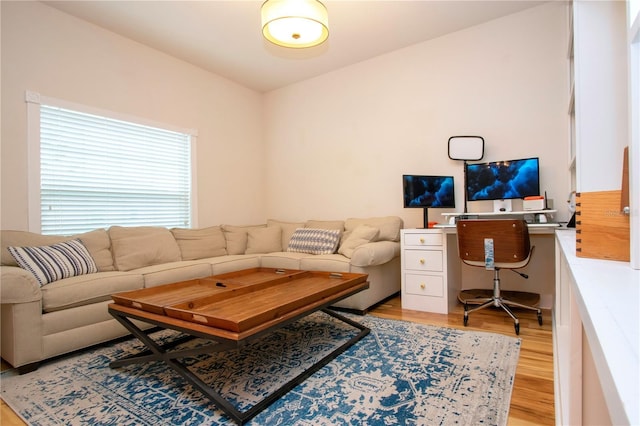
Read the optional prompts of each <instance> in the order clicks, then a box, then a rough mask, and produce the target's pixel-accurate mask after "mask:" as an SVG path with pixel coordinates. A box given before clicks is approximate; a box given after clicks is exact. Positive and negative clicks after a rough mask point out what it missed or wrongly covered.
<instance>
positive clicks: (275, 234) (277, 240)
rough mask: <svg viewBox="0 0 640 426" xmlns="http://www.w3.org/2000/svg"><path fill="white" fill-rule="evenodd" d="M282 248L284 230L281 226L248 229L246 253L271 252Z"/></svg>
mask: <svg viewBox="0 0 640 426" xmlns="http://www.w3.org/2000/svg"><path fill="white" fill-rule="evenodd" d="M280 250H282V230H281V229H280V227H279V226H267V227H266V228H250V229H248V230H247V249H246V250H245V254H256V253H271V252H274V251H280Z"/></svg>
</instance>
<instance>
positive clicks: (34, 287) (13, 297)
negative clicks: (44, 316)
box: [0, 265, 42, 304]
mask: <svg viewBox="0 0 640 426" xmlns="http://www.w3.org/2000/svg"><path fill="white" fill-rule="evenodd" d="M39 300H42V292H41V291H40V284H38V281H37V280H36V277H35V276H33V274H32V273H31V272H29V271H26V270H24V269H22V268H19V267H17V266H4V265H3V266H0V302H2V303H3V304H5V303H28V302H37V301H39Z"/></svg>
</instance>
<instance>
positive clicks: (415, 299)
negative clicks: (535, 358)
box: [400, 224, 566, 314]
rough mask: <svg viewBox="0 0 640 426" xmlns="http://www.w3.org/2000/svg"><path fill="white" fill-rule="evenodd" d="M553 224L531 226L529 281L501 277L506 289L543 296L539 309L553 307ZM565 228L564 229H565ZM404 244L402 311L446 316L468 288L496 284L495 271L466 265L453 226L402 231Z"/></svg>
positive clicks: (514, 275)
mask: <svg viewBox="0 0 640 426" xmlns="http://www.w3.org/2000/svg"><path fill="white" fill-rule="evenodd" d="M556 229H558V226H557V225H554V224H535V225H534V226H532V227H530V228H529V233H530V234H531V235H532V237H531V240H532V244H533V245H535V246H536V252H535V253H534V256H533V257H532V260H531V263H530V265H529V266H528V267H527V268H528V271H527V273H528V274H529V275H530V279H529V280H524V279H522V277H520V276H517V275H516V274H513V276H511V274H510V275H505V276H504V277H501V278H502V281H503V283H504V287H505V288H513V289H516V288H517V289H518V290H521V291H528V292H532V293H540V294H541V302H540V307H541V308H544V309H551V307H552V303H553V302H552V300H553V294H554V292H555V287H554V286H555V263H554V262H555V257H554V247H555V246H554V238H553V235H554V233H555V230H556ZM562 229H566V228H562ZM400 244H401V283H402V287H401V290H402V294H401V302H402V307H403V308H404V309H413V310H419V311H426V312H435V313H441V314H446V313H449V312H451V311H452V310H453V308H454V307H455V305H456V304H457V303H458V300H457V295H458V293H459V292H460V290H462V289H463V288H464V287H466V288H487V289H490V288H492V284H493V274H492V273H491V272H490V271H485V270H484V269H482V268H474V267H470V266H466V265H463V264H462V262H461V261H460V258H459V257H458V242H457V236H456V226H455V225H448V224H446V225H436V227H435V228H431V229H403V230H402V231H401V236H400Z"/></svg>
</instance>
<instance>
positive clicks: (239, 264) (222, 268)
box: [207, 254, 260, 275]
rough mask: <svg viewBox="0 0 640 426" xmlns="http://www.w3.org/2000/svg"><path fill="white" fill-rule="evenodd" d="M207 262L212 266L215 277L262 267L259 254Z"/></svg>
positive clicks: (216, 258) (228, 257) (229, 256)
mask: <svg viewBox="0 0 640 426" xmlns="http://www.w3.org/2000/svg"><path fill="white" fill-rule="evenodd" d="M207 260H208V261H209V262H210V264H211V272H212V273H213V275H219V274H226V273H228V272H235V271H240V270H242V269H251V268H259V267H260V256H259V255H257V254H239V255H228V256H220V257H213V258H211V259H207Z"/></svg>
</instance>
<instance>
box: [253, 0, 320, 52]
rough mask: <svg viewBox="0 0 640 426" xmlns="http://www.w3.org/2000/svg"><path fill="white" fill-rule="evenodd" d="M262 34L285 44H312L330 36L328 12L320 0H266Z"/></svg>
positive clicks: (278, 43)
mask: <svg viewBox="0 0 640 426" xmlns="http://www.w3.org/2000/svg"><path fill="white" fill-rule="evenodd" d="M262 34H263V35H264V38H266V39H267V40H269V41H270V42H272V43H274V44H277V45H279V46H284V47H293V48H302V47H312V46H317V45H318V44H321V43H323V42H324V41H325V40H326V39H327V38H328V37H329V16H328V14H327V8H326V7H325V6H324V4H322V3H320V2H319V1H317V0H267V1H265V2H264V3H263V4H262Z"/></svg>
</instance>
